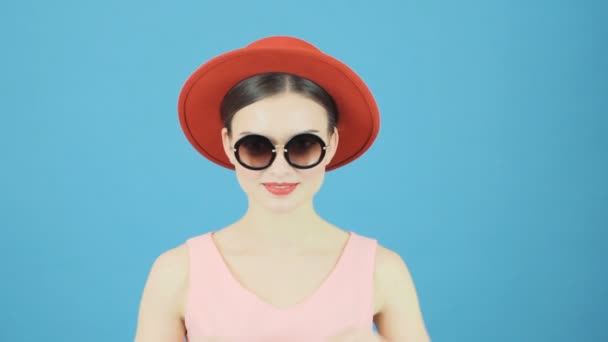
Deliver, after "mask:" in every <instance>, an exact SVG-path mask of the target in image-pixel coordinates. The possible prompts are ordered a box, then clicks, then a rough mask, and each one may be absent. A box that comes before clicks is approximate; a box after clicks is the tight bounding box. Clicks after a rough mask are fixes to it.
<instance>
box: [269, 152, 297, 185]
mask: <svg viewBox="0 0 608 342" xmlns="http://www.w3.org/2000/svg"><path fill="white" fill-rule="evenodd" d="M268 172H270V173H271V174H273V175H274V176H275V177H277V178H280V177H285V176H286V175H288V174H290V173H292V172H293V167H292V166H291V165H289V163H288V162H287V160H286V159H285V153H284V149H283V147H282V146H281V147H280V148H277V155H276V157H275V158H274V161H273V162H272V165H270V167H269V168H268Z"/></svg>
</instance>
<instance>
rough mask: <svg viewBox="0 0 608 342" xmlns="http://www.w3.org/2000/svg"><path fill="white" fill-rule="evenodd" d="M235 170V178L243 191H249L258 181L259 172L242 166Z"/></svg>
mask: <svg viewBox="0 0 608 342" xmlns="http://www.w3.org/2000/svg"><path fill="white" fill-rule="evenodd" d="M235 171H236V178H237V180H238V182H239V184H240V185H241V188H243V190H244V191H245V192H250V191H251V190H253V189H255V188H256V187H257V186H258V184H259V183H260V181H259V179H260V173H259V172H258V171H253V170H249V169H245V168H243V167H237V168H236V170H235Z"/></svg>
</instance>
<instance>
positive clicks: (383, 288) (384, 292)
mask: <svg viewBox="0 0 608 342" xmlns="http://www.w3.org/2000/svg"><path fill="white" fill-rule="evenodd" d="M404 273H405V274H406V275H407V276H409V270H408V268H407V265H406V263H405V261H404V260H403V258H402V257H401V255H399V254H398V253H397V252H395V251H393V250H391V249H389V248H386V247H385V246H383V245H381V244H380V243H378V247H377V248H376V262H375V272H374V281H375V284H376V288H377V289H378V292H379V293H378V294H379V296H380V305H381V307H380V309H382V308H384V306H385V304H386V301H387V297H388V295H389V293H388V292H390V291H391V289H390V288H391V287H393V286H394V285H395V282H394V280H395V278H402V279H403V276H404ZM402 281H403V280H402Z"/></svg>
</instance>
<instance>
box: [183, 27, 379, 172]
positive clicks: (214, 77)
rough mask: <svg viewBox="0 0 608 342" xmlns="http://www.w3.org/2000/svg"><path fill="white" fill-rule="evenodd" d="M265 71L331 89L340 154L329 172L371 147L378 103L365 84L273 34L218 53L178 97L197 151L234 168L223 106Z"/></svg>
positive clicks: (332, 61)
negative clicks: (228, 95) (224, 133)
mask: <svg viewBox="0 0 608 342" xmlns="http://www.w3.org/2000/svg"><path fill="white" fill-rule="evenodd" d="M267 72H285V73H290V74H295V75H298V76H300V77H304V78H307V79H309V80H311V81H313V82H315V83H316V84H318V85H319V86H321V87H322V88H323V89H325V91H327V92H328V93H329V94H330V95H331V97H332V98H333V100H334V102H335V104H336V107H337V110H338V125H337V128H338V133H339V135H340V142H339V143H338V150H337V151H336V154H335V156H334V158H333V159H332V161H331V163H330V164H328V165H327V167H326V171H330V170H332V169H335V168H338V167H340V166H343V165H345V164H348V163H350V162H351V161H353V160H355V159H356V158H358V157H359V156H361V155H362V154H363V153H364V152H365V151H367V149H368V148H369V147H370V146H371V145H372V143H373V142H374V140H375V139H376V136H377V135H378V130H379V128H380V115H379V112H378V107H377V105H376V101H375V100H374V97H373V95H372V93H371V92H370V90H369V89H368V88H367V86H366V85H365V82H363V80H362V79H361V78H360V77H359V76H358V75H357V74H356V73H355V72H354V71H353V70H351V69H350V68H349V67H348V66H347V65H346V64H344V63H342V62H341V61H339V60H337V59H336V58H334V57H331V56H329V55H327V54H325V53H323V52H321V51H320V50H319V49H318V48H317V47H315V46H314V45H312V44H310V43H308V42H306V41H304V40H301V39H298V38H294V37H286V36H273V37H267V38H263V39H260V40H257V41H255V42H253V43H251V44H249V45H247V46H246V47H244V48H240V49H237V50H233V51H230V52H227V53H224V54H222V55H219V56H217V57H215V58H213V59H211V60H209V61H208V62H206V63H205V64H203V65H201V66H200V67H199V68H198V69H197V70H196V71H195V72H194V73H193V74H192V75H190V77H189V78H188V80H187V81H186V83H185V84H184V86H183V88H182V90H181V93H180V95H179V103H178V112H179V120H180V124H181V127H182V129H183V130H184V133H185V134H186V137H187V138H188V140H189V141H190V143H191V144H192V145H193V146H194V148H195V149H196V150H197V151H199V152H200V153H201V154H203V155H204V156H205V157H206V158H208V159H209V160H211V161H213V162H215V163H217V164H219V165H221V166H224V167H226V168H229V169H234V166H233V165H232V164H231V163H230V161H229V160H228V158H227V157H226V154H225V153H224V149H223V147H222V138H221V134H220V131H221V129H222V128H223V126H224V125H223V122H222V119H221V114H220V105H221V102H222V100H223V98H224V95H225V94H226V93H228V91H229V90H230V89H231V88H232V87H233V86H235V85H236V84H237V83H238V82H240V81H241V80H243V79H245V78H248V77H250V76H254V75H257V74H262V73H267Z"/></svg>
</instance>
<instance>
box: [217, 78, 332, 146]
mask: <svg viewBox="0 0 608 342" xmlns="http://www.w3.org/2000/svg"><path fill="white" fill-rule="evenodd" d="M285 92H294V93H296V94H300V95H303V96H305V97H307V98H309V99H311V100H313V101H315V102H317V103H318V104H320V105H321V106H323V108H325V111H326V112H327V121H328V127H327V129H328V132H329V133H330V134H331V133H332V132H333V130H334V127H336V125H337V124H338V110H337V108H336V104H335V103H334V100H333V99H332V97H331V96H330V95H329V94H328V93H327V92H326V91H325V90H324V89H323V88H321V87H320V86H319V85H318V84H316V83H314V82H313V81H311V80H309V79H306V78H303V77H300V76H298V75H293V74H288V73H283V72H270V73H265V74H259V75H255V76H251V77H249V78H246V79H244V80H242V81H240V82H239V83H237V84H236V85H235V86H234V87H232V89H230V91H228V93H226V96H224V99H223V100H222V104H221V107H220V111H221V113H222V121H223V123H224V127H226V128H227V129H228V134H230V133H231V129H232V128H231V124H232V118H233V117H234V114H236V112H238V111H239V110H240V109H242V108H244V107H246V106H248V105H250V104H252V103H254V102H257V101H260V100H262V99H264V98H266V97H270V96H273V95H277V94H280V93H285Z"/></svg>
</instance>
